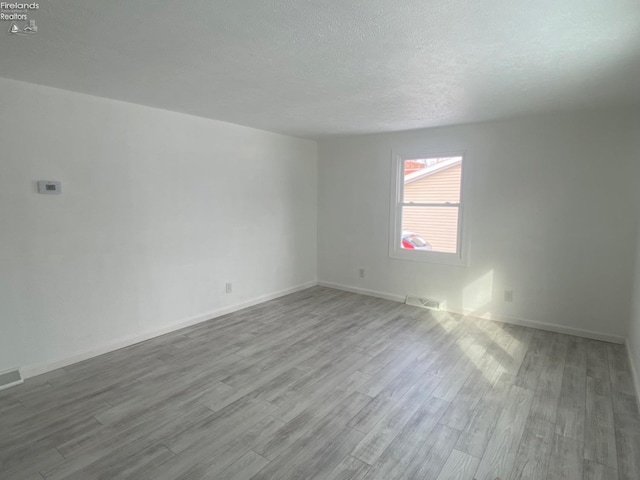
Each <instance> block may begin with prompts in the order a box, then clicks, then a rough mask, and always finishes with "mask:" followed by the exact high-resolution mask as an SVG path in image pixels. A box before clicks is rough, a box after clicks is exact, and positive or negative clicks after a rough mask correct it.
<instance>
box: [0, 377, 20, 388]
mask: <svg viewBox="0 0 640 480" xmlns="http://www.w3.org/2000/svg"><path fill="white" fill-rule="evenodd" d="M23 383H24V379H22V378H21V379H20V380H16V381H15V382H11V383H7V384H6V385H0V390H5V389H7V388H11V387H15V386H16V385H21V384H23Z"/></svg>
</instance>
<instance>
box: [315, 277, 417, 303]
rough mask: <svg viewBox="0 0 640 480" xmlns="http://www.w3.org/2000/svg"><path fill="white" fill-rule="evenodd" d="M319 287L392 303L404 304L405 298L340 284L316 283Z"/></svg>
mask: <svg viewBox="0 0 640 480" xmlns="http://www.w3.org/2000/svg"><path fill="white" fill-rule="evenodd" d="M318 285H320V286H321V287H327V288H334V289H336V290H344V291H345V292H351V293H359V294H360V295H367V296H369V297H378V298H384V299H385V300H391V301H393V302H400V303H404V300H405V297H403V296H402V295H394V294H392V293H385V292H377V291H375V290H367V289H365V288H358V287H350V286H348V285H342V284H340V283H331V282H318Z"/></svg>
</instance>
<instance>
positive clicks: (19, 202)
mask: <svg viewBox="0 0 640 480" xmlns="http://www.w3.org/2000/svg"><path fill="white" fill-rule="evenodd" d="M0 145H1V152H2V153H1V154H0V155H1V157H0V371H3V370H6V369H9V368H14V367H21V366H25V365H26V366H32V365H37V364H40V363H44V362H50V361H54V360H58V359H63V358H67V357H72V356H74V355H76V354H80V353H82V352H85V351H89V350H94V349H96V348H99V347H101V346H105V345H109V344H112V343H114V342H117V341H119V340H121V339H127V338H132V337H136V336H139V335H142V334H145V333H146V332H154V331H158V330H162V329H167V328H171V327H172V326H173V325H175V324H176V323H178V322H181V321H184V320H187V319H190V318H193V317H198V316H200V315H206V314H208V313H210V312H215V311H219V310H220V309H224V308H225V307H230V306H232V305H237V304H241V303H244V302H249V301H251V300H253V299H256V298H258V297H261V296H264V295H269V294H271V293H274V292H279V291H282V290H286V289H290V288H292V287H295V286H299V285H302V284H305V283H307V282H314V281H315V279H316V258H317V257H316V238H317V235H316V226H317V221H316V199H317V195H316V186H317V178H316V165H317V145H316V142H313V141H309V140H301V139H296V138H291V137H286V136H282V135H276V134H273V133H268V132H264V131H260V130H255V129H251V128H245V127H241V126H237V125H231V124H227V123H223V122H217V121H211V120H206V119H202V118H197V117H192V116H187V115H182V114H177V113H172V112H167V111H163V110H158V109H152V108H147V107H142V106H138V105H133V104H128V103H123V102H117V101H111V100H106V99H101V98H96V97H90V96H86V95H80V94H75V93H70V92H66V91H61V90H57V89H51V88H46V87H40V86H35V85H31V84H26V83H21V82H14V81H9V80H1V79H0ZM39 179H41V180H60V181H62V190H63V193H62V195H59V196H48V195H38V194H37V193H36V187H35V184H34V182H35V181H36V180H39ZM227 281H229V282H233V293H232V294H229V295H227V294H225V282H227Z"/></svg>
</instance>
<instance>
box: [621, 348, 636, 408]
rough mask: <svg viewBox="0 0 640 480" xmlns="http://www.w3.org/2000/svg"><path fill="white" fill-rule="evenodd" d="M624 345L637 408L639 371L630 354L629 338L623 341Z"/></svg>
mask: <svg viewBox="0 0 640 480" xmlns="http://www.w3.org/2000/svg"><path fill="white" fill-rule="evenodd" d="M624 346H625V347H626V349H627V356H628V357H629V365H631V376H632V377H633V378H632V379H631V380H632V381H633V387H634V389H635V392H636V403H637V404H638V408H640V372H639V371H638V368H637V367H636V363H635V358H633V355H632V354H631V346H630V345H629V339H628V338H627V339H626V340H625V342H624Z"/></svg>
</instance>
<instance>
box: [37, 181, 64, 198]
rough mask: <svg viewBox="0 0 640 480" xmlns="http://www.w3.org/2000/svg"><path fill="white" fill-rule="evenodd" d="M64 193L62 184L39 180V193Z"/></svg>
mask: <svg viewBox="0 0 640 480" xmlns="http://www.w3.org/2000/svg"><path fill="white" fill-rule="evenodd" d="M61 191H62V184H61V183H60V182H51V181H49V180H38V193H46V194H48V195H51V194H53V195H55V194H57V193H60V192H61Z"/></svg>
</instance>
